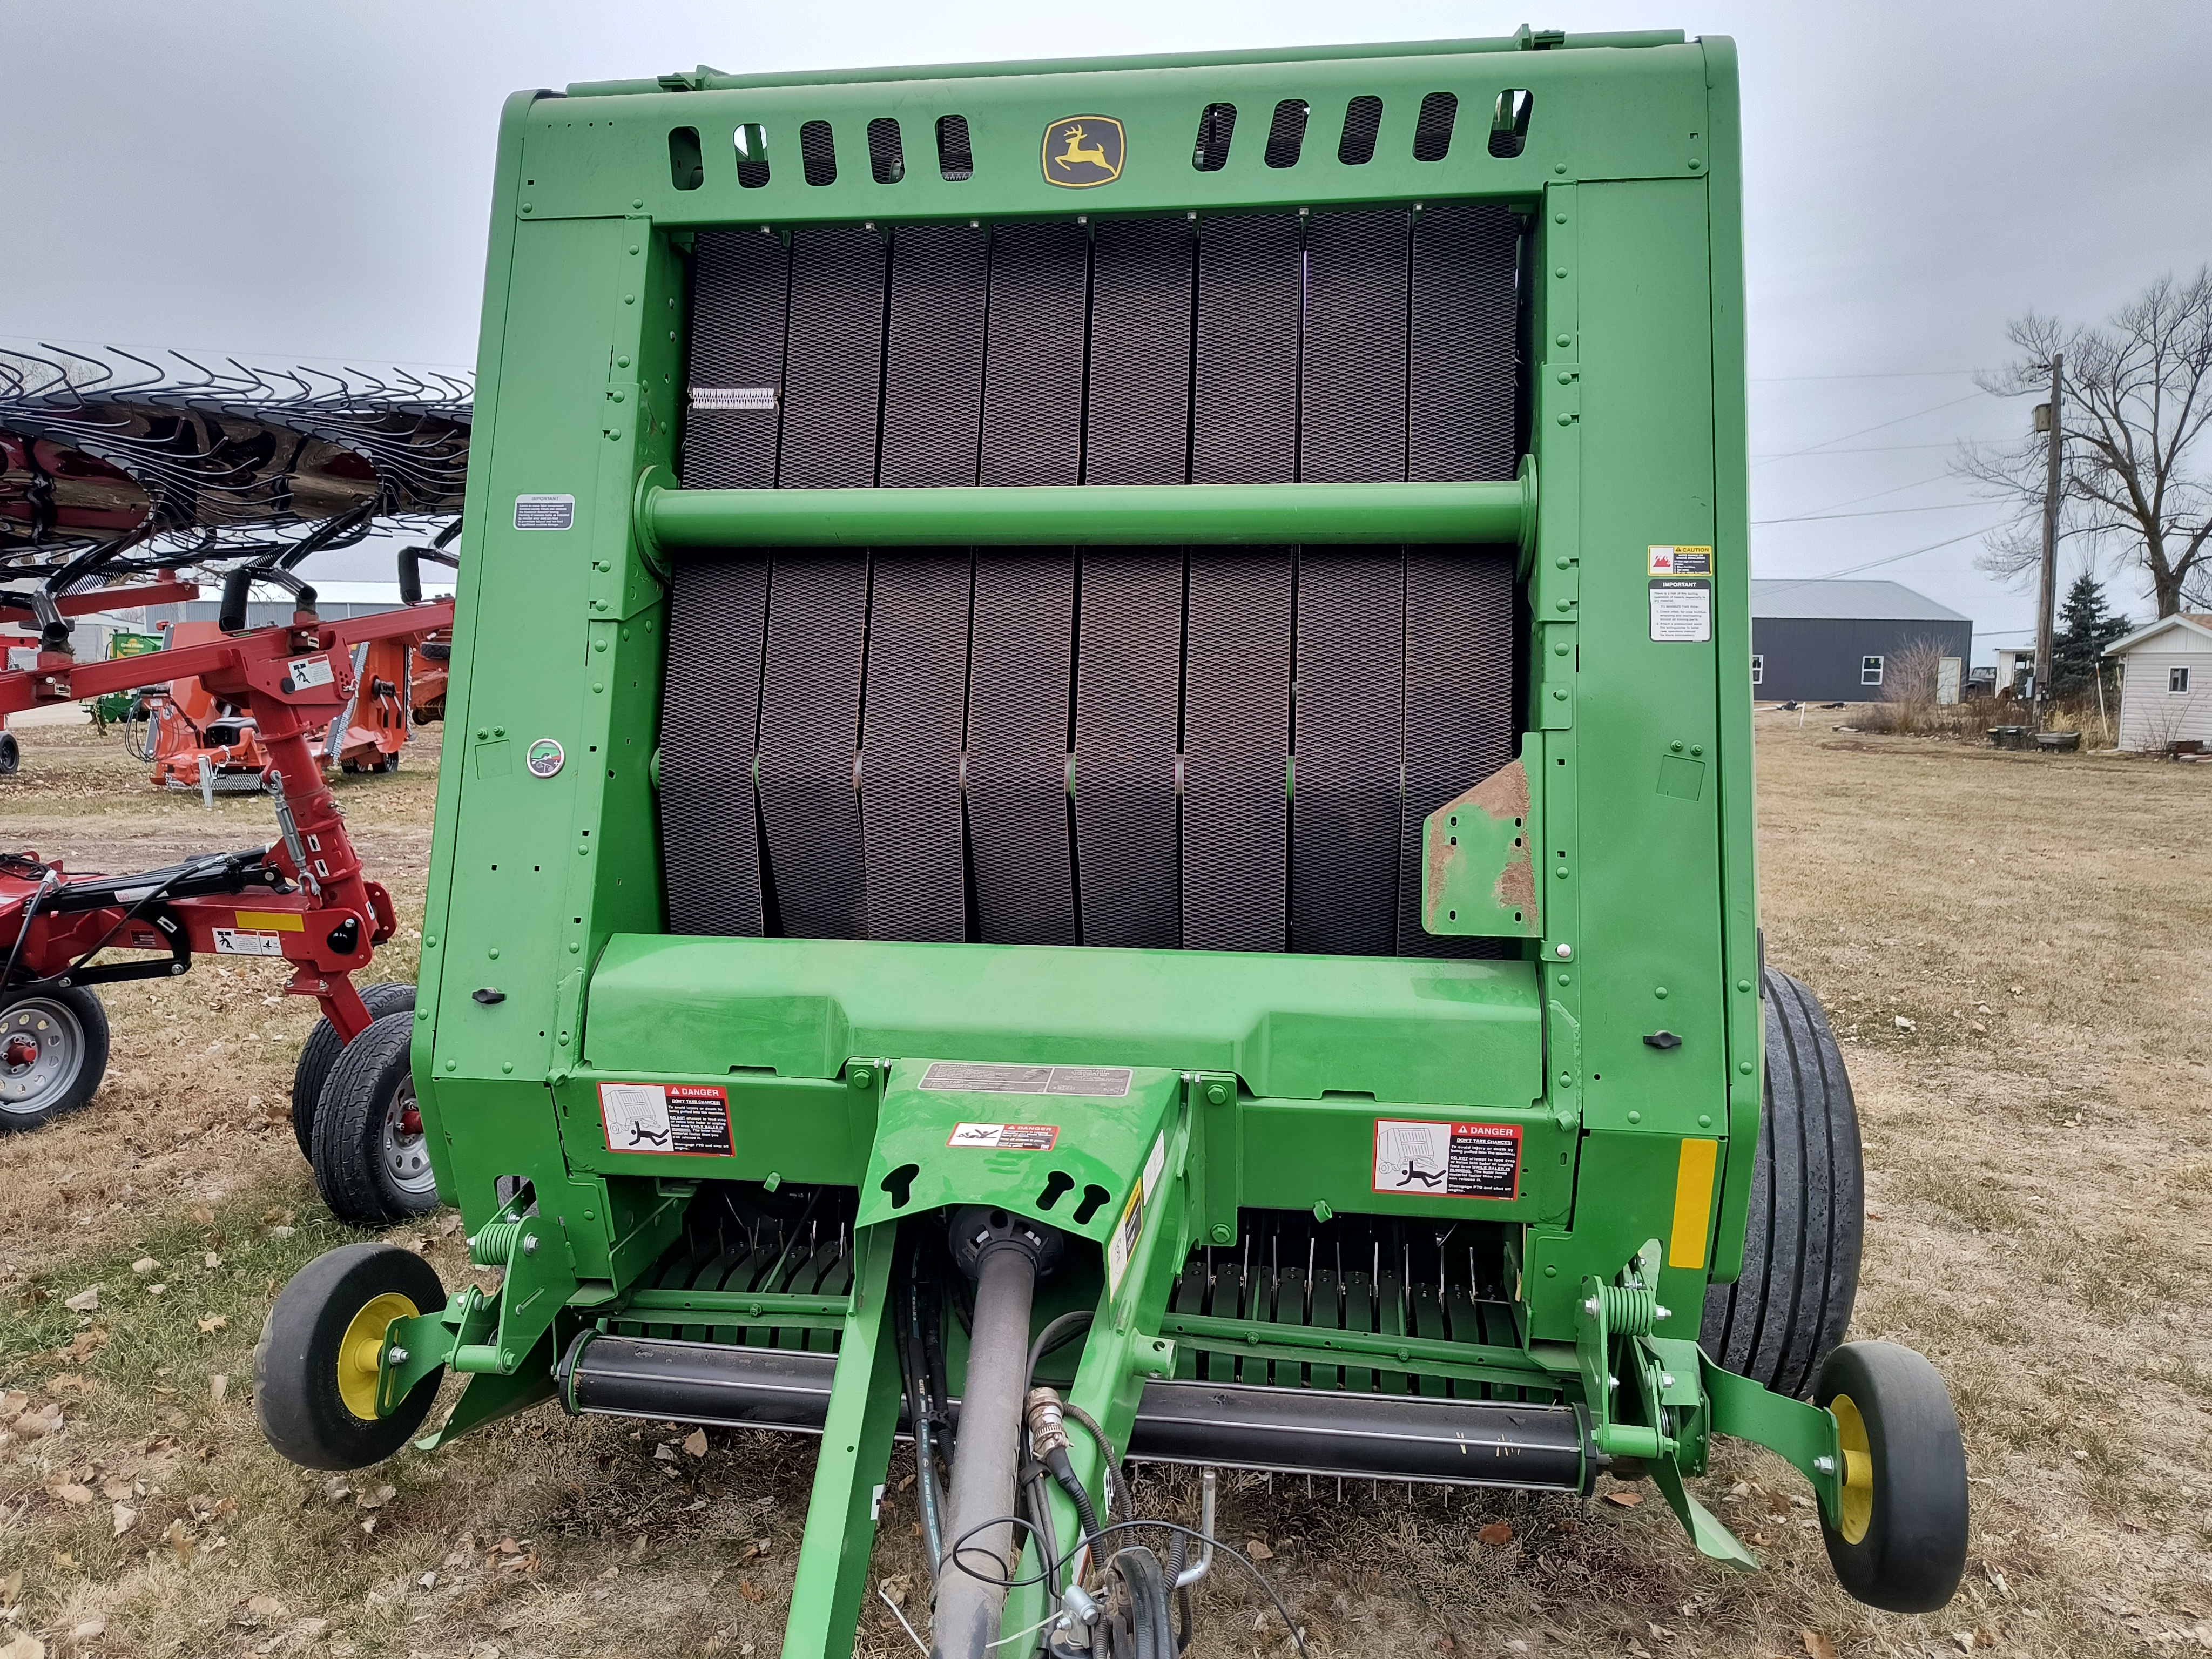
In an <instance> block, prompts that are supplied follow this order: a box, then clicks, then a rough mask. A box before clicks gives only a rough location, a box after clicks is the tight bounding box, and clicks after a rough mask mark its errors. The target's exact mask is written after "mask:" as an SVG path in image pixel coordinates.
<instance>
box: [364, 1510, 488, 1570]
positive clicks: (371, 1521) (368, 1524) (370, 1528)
mask: <svg viewBox="0 0 2212 1659" xmlns="http://www.w3.org/2000/svg"><path fill="white" fill-rule="evenodd" d="M361 1529H362V1531H363V1532H365V1533H367V1534H369V1536H371V1537H372V1538H373V1537H374V1536H375V1535H376V1517H375V1516H373V1515H372V1516H369V1517H368V1520H366V1521H364V1522H362V1523H361ZM509 1565H512V1563H510V1564H509Z"/></svg>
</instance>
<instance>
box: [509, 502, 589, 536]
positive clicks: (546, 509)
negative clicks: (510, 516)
mask: <svg viewBox="0 0 2212 1659" xmlns="http://www.w3.org/2000/svg"><path fill="white" fill-rule="evenodd" d="M575 522H576V498H575V497H574V495H517V496H516V497H515V498H514V527H515V528H516V529H517V530H567V529H568V528H569V527H571V526H574V523H575Z"/></svg>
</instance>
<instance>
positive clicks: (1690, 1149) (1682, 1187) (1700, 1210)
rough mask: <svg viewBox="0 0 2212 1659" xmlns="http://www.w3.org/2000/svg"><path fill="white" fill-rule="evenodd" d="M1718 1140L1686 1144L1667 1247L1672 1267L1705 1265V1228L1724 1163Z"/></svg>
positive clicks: (1678, 1167)
mask: <svg viewBox="0 0 2212 1659" xmlns="http://www.w3.org/2000/svg"><path fill="white" fill-rule="evenodd" d="M1720 1151H1721V1144H1720V1142H1718V1141H1717V1140H1686V1141H1684V1142H1683V1143H1682V1157H1681V1161H1680V1164H1677V1165H1676V1166H1675V1170H1674V1237H1672V1238H1670V1239H1669V1240H1668V1243H1667V1265H1668V1267H1704V1266H1705V1224H1706V1222H1707V1221H1708V1219H1709V1218H1711V1214H1712V1208H1713V1166H1714V1165H1715V1164H1717V1163H1718V1162H1719V1161H1720Z"/></svg>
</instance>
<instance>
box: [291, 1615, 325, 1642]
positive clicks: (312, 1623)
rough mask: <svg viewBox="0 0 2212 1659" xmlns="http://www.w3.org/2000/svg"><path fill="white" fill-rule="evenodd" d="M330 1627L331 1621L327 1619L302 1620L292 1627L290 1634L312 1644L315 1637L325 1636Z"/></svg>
mask: <svg viewBox="0 0 2212 1659" xmlns="http://www.w3.org/2000/svg"><path fill="white" fill-rule="evenodd" d="M330 1627H331V1621H330V1620H327V1619H302V1620H301V1621H300V1622H299V1623H298V1624H296V1625H295V1626H292V1633H293V1634H294V1635H295V1636H297V1637H299V1638H301V1640H302V1641H307V1642H312V1641H313V1640H314V1639H315V1638H317V1637H319V1636H321V1635H324V1634H325V1633H326V1632H328V1631H329V1630H330Z"/></svg>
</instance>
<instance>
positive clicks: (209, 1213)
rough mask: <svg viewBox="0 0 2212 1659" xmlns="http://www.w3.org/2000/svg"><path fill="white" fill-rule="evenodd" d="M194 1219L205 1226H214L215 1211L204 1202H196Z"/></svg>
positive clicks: (193, 1208)
mask: <svg viewBox="0 0 2212 1659" xmlns="http://www.w3.org/2000/svg"><path fill="white" fill-rule="evenodd" d="M192 1219H193V1220H195V1221H197V1222H198V1223H199V1224H200V1225H201V1226H203V1227H212V1226H214V1225H215V1212H214V1211H213V1210H210V1208H208V1206H206V1205H204V1204H195V1205H194V1206H192Z"/></svg>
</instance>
